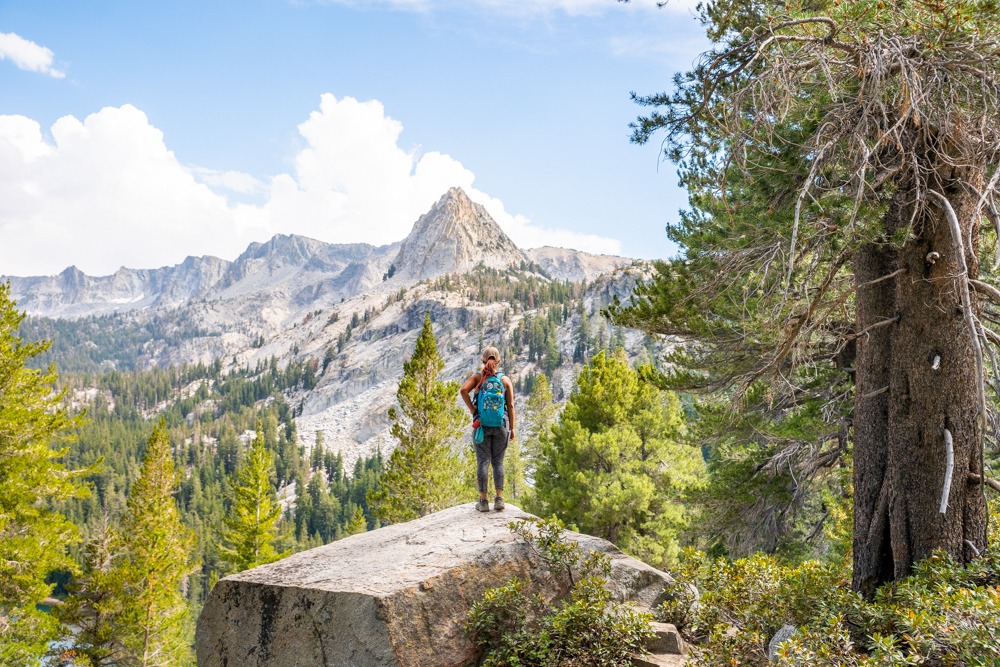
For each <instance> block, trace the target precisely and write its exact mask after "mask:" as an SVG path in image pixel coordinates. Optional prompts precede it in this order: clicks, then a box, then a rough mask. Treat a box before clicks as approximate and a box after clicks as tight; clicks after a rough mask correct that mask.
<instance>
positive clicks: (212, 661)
mask: <svg viewBox="0 0 1000 667" xmlns="http://www.w3.org/2000/svg"><path fill="white" fill-rule="evenodd" d="M474 507H475V506H474V505H473V504H471V503H470V504H467V505H460V506H458V507H453V508H451V509H448V510H444V511H442V512H437V513H435V514H431V515H429V516H426V517H423V518H421V519H417V520H416V521H410V522H408V523H402V524H397V525H392V526H387V527H385V528H381V529H379V530H375V531H372V532H370V533H364V534H361V535H355V536H353V537H348V538H346V539H343V540H339V541H337V542H333V543H332V544H328V545H326V546H323V547H318V548H316V549H311V550H309V551H304V552H302V553H298V554H295V555H293V556H289V557H288V558H285V559H284V560H281V561H279V562H277V563H272V564H270V565H264V566H261V567H257V568H254V569H252V570H247V571H246V572H241V573H239V574H236V575H233V576H230V577H226V578H225V579H223V580H222V581H220V582H219V583H218V584H217V585H216V586H215V588H214V589H212V592H211V594H210V595H209V598H208V601H207V603H206V604H205V607H204V609H203V610H202V612H201V616H200V618H199V619H198V629H197V636H196V640H197V641H196V643H197V652H198V665H199V667H243V666H251V665H252V666H256V667H293V666H294V667H312V666H317V667H318V666H321V665H322V666H323V667H340V666H343V667H347V666H351V667H366V666H369V665H370V666H375V665H394V666H401V667H402V666H411V665H412V666H417V665H421V666H427V667H450V666H457V665H468V664H472V662H473V661H474V658H475V649H474V646H473V644H472V642H471V641H470V639H469V637H468V635H466V633H465V631H464V630H463V624H464V622H465V616H466V613H467V612H468V610H469V608H470V607H471V606H472V604H473V603H475V602H476V601H477V600H479V599H480V597H481V596H482V594H483V592H484V591H485V590H486V589H487V588H489V587H491V586H497V585H500V584H502V583H503V582H505V581H506V580H507V579H509V578H510V577H512V576H519V577H526V576H530V577H531V579H532V580H533V581H534V582H536V583H537V584H538V585H539V587H540V589H541V591H542V593H543V595H547V596H548V597H556V596H559V595H562V594H564V593H565V592H566V589H565V584H564V583H562V582H561V581H559V580H557V579H555V578H553V577H552V576H551V574H550V573H549V572H548V570H547V568H546V567H545V566H544V564H543V563H542V562H541V561H540V560H539V558H538V557H537V555H535V554H534V553H533V552H532V550H531V549H530V548H529V547H528V546H527V545H526V544H524V543H523V542H522V541H521V540H520V539H519V538H517V537H516V536H514V535H513V534H512V533H511V532H510V530H509V529H508V527H507V524H508V522H510V521H512V520H515V519H520V518H527V517H530V516H531V515H529V514H526V513H524V512H522V511H521V510H519V509H517V508H515V507H511V506H509V505H508V506H507V509H506V510H505V511H503V512H489V513H479V512H477V511H475V509H474ZM566 535H567V537H568V538H569V539H572V540H574V541H576V542H579V543H580V544H581V546H582V547H584V548H585V549H588V550H599V551H602V552H605V553H607V554H609V556H610V557H611V560H612V566H613V573H612V576H611V578H610V582H609V587H610V589H611V591H612V593H613V595H614V597H615V599H617V600H618V601H628V602H632V603H634V604H635V605H636V606H637V607H640V608H651V607H652V606H653V605H654V604H655V603H656V602H657V601H658V598H659V596H660V595H661V593H662V592H663V589H664V587H665V586H667V585H669V584H670V583H672V581H671V579H670V578H669V576H668V575H666V574H665V573H663V572H660V571H659V570H656V569H654V568H652V567H650V566H648V565H646V564H645V563H642V562H640V561H637V560H635V559H633V558H629V557H628V556H626V555H625V554H623V553H622V552H621V551H619V550H618V549H617V548H615V547H614V545H612V544H611V543H609V542H607V541H605V540H602V539H599V538H596V537H591V536H589V535H580V534H578V533H570V532H567V534H566Z"/></svg>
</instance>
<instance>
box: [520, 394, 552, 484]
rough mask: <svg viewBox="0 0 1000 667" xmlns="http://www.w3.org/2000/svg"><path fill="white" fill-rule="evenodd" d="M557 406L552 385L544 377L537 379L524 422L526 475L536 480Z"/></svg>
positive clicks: (523, 454)
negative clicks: (543, 436)
mask: <svg viewBox="0 0 1000 667" xmlns="http://www.w3.org/2000/svg"><path fill="white" fill-rule="evenodd" d="M556 410H557V406H556V404H555V403H554V402H553V397H552V385H550V384H549V379H548V378H547V377H546V376H544V375H538V376H537V377H535V380H534V384H533V386H532V387H531V394H530V395H529V396H528V403H527V405H526V406H525V413H526V414H525V417H524V419H523V421H524V422H525V423H526V424H527V428H526V429H522V432H523V433H524V436H523V442H524V444H523V448H522V449H523V451H522V456H523V458H524V467H525V475H526V476H527V477H530V478H532V479H534V476H535V469H536V468H537V466H538V459H539V457H540V456H541V452H542V445H541V438H542V435H543V434H545V433H546V432H547V431H548V430H549V427H550V426H552V422H553V420H554V419H555V416H556Z"/></svg>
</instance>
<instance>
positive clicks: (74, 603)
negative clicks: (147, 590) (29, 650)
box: [52, 513, 125, 667]
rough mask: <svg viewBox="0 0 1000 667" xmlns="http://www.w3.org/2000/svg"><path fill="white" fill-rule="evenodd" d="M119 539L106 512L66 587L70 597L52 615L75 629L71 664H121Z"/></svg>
mask: <svg viewBox="0 0 1000 667" xmlns="http://www.w3.org/2000/svg"><path fill="white" fill-rule="evenodd" d="M118 544H119V538H118V535H117V532H116V531H115V529H114V527H113V526H112V525H111V520H110V517H109V516H108V514H107V513H104V514H103V515H102V516H101V520H100V522H99V523H98V524H97V525H96V526H95V529H94V533H93V535H92V536H91V537H90V539H89V540H87V543H86V546H85V548H84V563H83V572H82V573H81V574H80V576H78V577H75V578H74V579H73V582H72V584H70V586H69V590H70V596H69V597H68V598H67V599H66V601H65V603H64V604H63V605H61V606H57V607H54V608H53V610H52V612H53V614H54V615H55V616H56V617H57V618H58V619H59V620H60V621H62V622H63V623H65V624H66V625H69V626H72V627H74V628H76V630H75V631H74V633H73V635H72V644H71V648H70V650H69V652H71V653H72V655H73V657H74V658H73V660H74V661H73V664H75V665H81V667H82V666H86V667H112V666H113V665H120V664H124V659H125V653H124V645H123V644H122V638H123V634H122V633H121V632H119V628H120V627H121V626H122V622H123V618H122V615H123V612H124V610H125V594H124V589H123V581H122V573H123V570H122V568H120V567H115V565H116V561H119V562H120V559H121V556H120V555H118V554H116V548H117V545H118Z"/></svg>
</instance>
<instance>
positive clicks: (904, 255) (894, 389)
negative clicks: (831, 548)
mask: <svg viewBox="0 0 1000 667" xmlns="http://www.w3.org/2000/svg"><path fill="white" fill-rule="evenodd" d="M942 194H944V196H945V197H947V198H948V200H949V201H950V202H951V203H952V206H953V207H954V209H955V211H956V213H957V216H958V220H959V225H960V227H961V231H962V243H963V244H964V245H965V256H966V263H967V265H968V271H969V277H970V278H975V277H976V276H977V275H978V269H979V266H978V262H977V260H976V259H975V257H974V256H973V255H972V253H971V252H970V251H969V250H968V248H970V247H974V245H973V244H971V243H970V239H975V238H976V235H977V234H978V220H973V211H974V209H975V206H976V203H977V202H976V199H975V198H974V197H973V196H971V195H970V194H968V193H967V192H966V191H965V190H963V189H961V188H960V187H959V185H958V184H957V183H956V184H955V185H954V186H953V187H948V188H942ZM915 199H916V193H915V192H914V191H912V190H903V191H902V192H901V193H900V194H897V196H896V197H895V199H894V201H893V202H892V205H891V206H890V208H889V211H888V213H887V215H886V219H885V229H886V232H887V234H886V236H887V237H890V236H891V235H892V233H893V232H895V231H896V230H898V229H903V228H905V227H906V226H907V224H908V222H909V219H910V215H911V213H912V208H911V207H912V205H913V204H912V202H914V201H915ZM932 203H933V202H932ZM926 210H927V213H926V214H924V215H923V216H922V217H921V218H920V219H918V221H917V222H916V223H915V227H914V229H913V230H912V231H913V233H912V234H911V235H910V236H909V237H908V239H907V241H906V242H905V243H904V244H903V246H902V247H901V248H899V249H898V250H897V249H894V248H892V247H891V246H890V245H889V244H876V243H873V244H868V245H865V246H864V247H862V248H861V249H860V250H859V252H858V254H857V255H856V258H855V272H856V280H857V297H856V298H857V328H858V331H859V332H863V331H864V330H865V328H866V327H868V326H871V324H873V323H875V322H879V321H882V320H885V319H888V318H894V317H898V318H899V319H898V321H897V322H896V323H895V324H892V325H890V326H885V327H880V328H878V329H874V330H872V331H871V332H869V333H866V334H862V336H861V338H860V339H859V340H858V363H857V375H856V380H857V384H856V397H855V409H854V493H855V498H854V582H853V583H854V587H855V589H856V590H858V591H860V592H861V593H862V594H864V595H866V596H871V595H872V594H873V593H874V591H875V589H876V588H877V587H878V586H879V585H880V584H882V583H885V582H887V581H892V580H896V579H899V578H902V577H905V576H907V575H909V574H910V572H911V571H912V568H913V565H914V563H916V562H918V561H920V560H921V559H923V558H926V557H927V556H929V555H931V553H932V552H933V551H934V550H936V549H942V550H944V551H945V552H946V553H948V554H949V555H951V556H952V557H954V558H956V559H957V560H959V561H961V562H967V561H969V560H971V559H972V558H973V557H974V556H975V551H973V550H972V549H970V548H969V547H968V546H967V544H966V542H968V543H971V544H972V545H974V546H975V547H976V549H978V550H980V551H981V550H982V549H983V548H985V546H986V506H985V500H984V498H983V496H982V491H981V489H982V487H981V485H979V484H974V485H970V484H969V482H968V480H969V474H970V473H972V474H982V473H981V470H980V466H981V463H980V462H981V447H982V439H981V434H980V423H979V420H978V417H979V393H978V386H979V384H978V373H979V368H978V366H977V361H976V355H975V349H974V345H973V338H972V333H971V331H970V329H969V327H968V325H967V322H966V319H965V317H964V315H963V310H962V299H963V298H964V295H963V292H962V290H960V288H959V286H960V284H961V282H960V281H961V277H962V276H961V273H962V272H961V269H960V268H959V267H960V261H959V257H958V255H957V252H958V248H957V247H956V245H955V243H954V241H953V235H952V230H951V226H950V224H949V221H948V218H947V217H946V215H945V212H944V211H943V210H942V209H940V208H939V207H937V206H936V205H934V206H928V207H926ZM934 253H936V254H934ZM899 269H903V270H904V272H903V273H901V274H899V275H897V276H896V277H894V278H892V279H889V280H884V281H882V282H879V283H871V282H870V281H872V280H875V279H877V278H880V277H882V276H886V275H889V274H891V273H893V272H894V271H896V270H899ZM866 283H868V284H866ZM974 298H975V297H974V296H973V299H974ZM972 306H973V310H974V312H976V313H977V314H978V308H977V306H976V304H975V303H973V304H972ZM883 387H888V390H887V391H885V392H883V393H881V394H878V395H876V396H872V395H871V394H872V392H875V391H877V390H879V389H881V388H883ZM946 429H947V430H948V431H949V432H950V434H951V438H952V442H953V447H954V471H953V475H952V478H951V480H952V481H951V486H950V492H949V500H948V506H947V510H946V512H945V513H944V514H941V513H940V512H939V503H940V501H941V497H942V489H943V487H944V480H945V469H946V446H945V430H946Z"/></svg>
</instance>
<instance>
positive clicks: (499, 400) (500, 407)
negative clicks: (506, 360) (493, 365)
mask: <svg viewBox="0 0 1000 667" xmlns="http://www.w3.org/2000/svg"><path fill="white" fill-rule="evenodd" d="M505 393H506V392H505V391H504V386H503V373H501V372H500V371H497V372H496V373H494V374H493V375H491V376H490V377H488V378H486V380H485V381H484V382H483V384H482V386H481V387H479V393H477V394H476V407H477V408H478V409H479V423H481V424H482V425H483V426H492V427H494V428H495V427H497V426H503V417H504V412H505V410H506V407H507V402H506V401H505V400H504V394H505Z"/></svg>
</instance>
